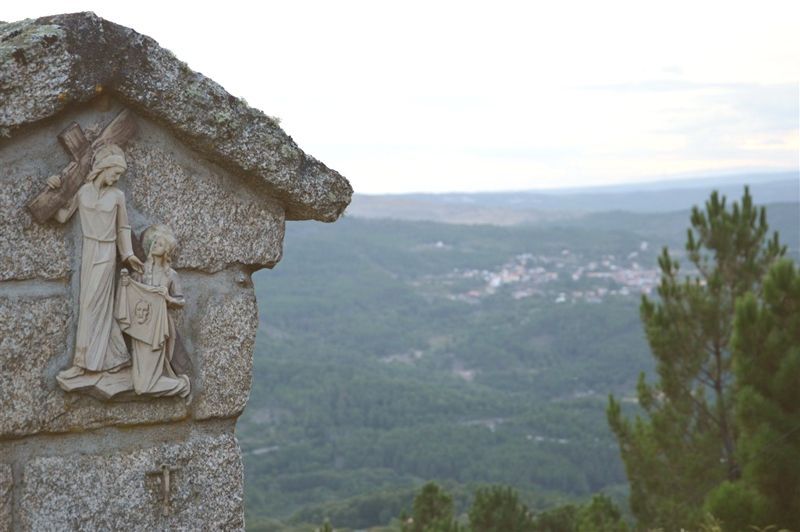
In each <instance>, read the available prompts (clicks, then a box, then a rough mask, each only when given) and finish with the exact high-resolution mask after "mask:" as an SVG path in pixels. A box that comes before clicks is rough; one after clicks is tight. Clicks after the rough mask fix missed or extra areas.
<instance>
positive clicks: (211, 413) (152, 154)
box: [0, 13, 352, 531]
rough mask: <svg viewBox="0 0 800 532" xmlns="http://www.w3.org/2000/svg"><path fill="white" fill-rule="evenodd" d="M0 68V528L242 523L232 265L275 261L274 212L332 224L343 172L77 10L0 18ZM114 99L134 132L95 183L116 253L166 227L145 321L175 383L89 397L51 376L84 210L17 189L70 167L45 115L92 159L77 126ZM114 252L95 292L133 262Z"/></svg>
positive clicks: (243, 276) (72, 298)
mask: <svg viewBox="0 0 800 532" xmlns="http://www.w3.org/2000/svg"><path fill="white" fill-rule="evenodd" d="M0 72H2V74H0V95H2V98H3V99H2V100H0V406H1V407H0V531H3V530H117V529H124V530H174V529H184V530H204V529H206V530H208V529H214V530H237V529H243V528H244V509H243V480H242V464H241V456H240V451H239V447H238V444H237V442H236V439H235V436H234V429H235V422H236V418H237V417H238V416H239V415H240V414H241V412H242V410H243V409H244V407H245V404H246V402H247V397H248V394H249V391H250V382H251V375H252V371H251V370H252V358H253V346H254V340H255V335H256V329H257V326H258V316H257V307H256V300H255V295H254V291H253V286H252V283H251V280H250V275H251V273H252V272H253V271H255V270H257V269H259V268H264V267H266V268H271V267H273V266H275V265H276V264H277V263H278V261H280V258H281V251H282V243H283V237H284V225H285V221H286V220H304V219H315V220H319V221H324V222H331V221H335V220H336V219H337V218H338V217H339V215H340V214H341V212H342V211H343V210H344V208H345V207H346V206H347V204H348V203H349V201H350V197H351V194H352V189H351V187H350V185H349V183H348V182H347V180H346V179H345V178H343V177H342V176H341V175H339V174H338V173H337V172H335V171H334V170H331V169H329V168H328V167H326V166H325V165H324V164H322V163H321V162H319V161H317V160H316V159H314V158H313V157H311V156H308V155H306V154H305V153H304V152H303V151H302V150H300V149H299V148H298V147H297V145H296V144H295V143H294V141H292V139H291V138H290V137H288V136H287V135H286V134H285V133H284V132H283V131H282V130H281V129H280V127H279V126H278V125H277V122H276V121H275V120H273V119H271V118H270V117H267V116H266V115H264V114H263V113H261V112H260V111H258V110H255V109H252V108H250V107H248V106H247V105H246V103H244V102H243V101H242V100H239V99H236V98H234V97H232V96H230V95H229V94H227V93H226V92H225V91H224V90H223V89H222V88H221V87H220V86H219V85H217V84H216V83H214V82H213V81H211V80H209V79H207V78H205V77H203V76H202V75H200V74H197V73H195V72H192V71H191V70H190V69H189V68H188V67H187V66H186V65H185V64H183V63H182V62H180V61H179V60H178V59H176V58H175V57H174V56H173V55H172V54H171V53H169V52H168V51H166V50H164V49H162V48H160V47H159V46H158V44H157V43H155V41H153V40H152V39H149V38H148V37H145V36H142V35H140V34H138V33H136V32H134V31H133V30H130V29H128V28H125V27H123V26H119V25H116V24H113V23H111V22H108V21H105V20H103V19H100V18H98V17H96V16H95V15H93V14H91V13H78V14H73V15H58V16H53V17H45V18H42V19H37V20H26V21H22V22H17V23H10V24H0ZM123 111H125V112H126V113H127V115H128V116H129V120H130V121H131V123H135V125H136V130H135V133H134V134H133V135H132V136H131V137H130V138H129V139H128V140H127V141H126V142H125V143H124V144H123V145H121V150H122V151H123V152H124V158H125V161H126V163H127V168H126V169H125V171H124V174H123V175H122V176H121V178H120V179H119V181H118V182H117V183H116V184H115V185H114V186H115V187H116V188H117V189H118V190H119V192H120V195H121V196H122V197H123V198H124V199H123V200H121V201H124V205H125V208H126V210H127V217H128V224H129V226H130V232H131V234H132V236H131V242H132V246H133V248H135V249H134V252H135V255H136V256H138V257H139V258H140V259H142V260H143V261H144V263H145V268H146V267H148V266H150V267H153V268H155V266H152V264H153V263H152V261H153V260H156V259H157V258H158V257H157V256H156V257H155V259H154V258H153V257H150V255H147V254H146V253H144V252H143V249H142V246H141V244H142V242H141V238H142V236H143V232H144V231H145V229H146V228H148V227H151V226H154V225H155V224H161V225H163V226H167V227H168V228H170V229H171V232H172V234H173V236H174V242H177V245H176V246H175V247H174V249H173V250H172V253H171V256H170V258H171V264H170V266H171V268H172V269H173V270H174V272H175V275H176V276H177V277H179V278H180V287H181V288H182V295H183V297H184V299H185V301H184V304H182V306H180V308H174V309H170V310H169V312H168V314H169V323H170V329H169V334H167V333H164V335H165V336H167V337H169V338H170V339H171V340H170V341H172V342H173V343H172V344H170V345H171V346H172V347H170V351H169V352H170V353H173V354H172V355H170V356H172V360H173V361H174V363H173V366H176V365H177V364H178V361H180V364H179V365H180V368H177V367H175V373H180V374H182V375H186V376H187V378H188V381H189V382H190V384H191V391H190V392H189V393H188V395H187V396H185V397H184V396H181V395H175V394H172V395H171V396H155V395H152V394H150V395H148V394H147V393H139V390H138V389H137V390H136V391H135V392H134V391H133V390H130V391H129V392H126V393H121V394H118V395H113V396H110V397H106V396H104V395H98V394H97V393H85V392H87V390H72V391H65V390H67V389H68V388H65V387H64V386H63V385H60V384H59V383H60V382H61V381H58V380H57V377H58V376H59V375H60V374H61V372H63V371H64V370H66V369H67V368H70V366H71V364H72V363H73V360H77V358H75V355H76V345H77V343H79V342H80V339H79V337H80V336H81V333H80V331H79V328H80V326H79V322H80V313H81V312H85V310H83V309H84V306H83V305H82V304H81V301H80V300H81V294H82V292H81V272H82V268H85V265H84V264H83V263H82V261H85V260H86V258H85V257H86V255H85V254H84V251H85V250H84V246H89V245H94V244H85V242H87V236H86V230H85V229H84V228H83V226H82V224H83V221H82V220H83V219H82V216H84V214H85V213H86V212H89V211H88V210H87V211H80V216H79V213H78V212H75V214H74V215H73V216H72V217H71V218H70V219H68V220H67V221H66V223H63V224H62V223H58V222H57V221H56V220H55V219H54V217H48V218H47V219H37V217H38V218H41V216H40V215H37V214H36V213H35V212H34V211H33V210H32V208H31V207H29V203H30V202H31V201H32V200H33V198H36V197H37V196H38V195H39V194H41V193H42V191H45V190H47V189H48V188H50V189H51V190H52V187H48V185H47V180H48V177H49V176H52V175H61V176H62V179H64V176H65V175H66V173H65V172H66V170H65V169H68V168H69V167H70V162H71V161H72V159H73V157H74V155H71V154H70V153H68V151H67V150H66V149H65V146H66V145H65V144H64V141H63V135H62V132H65V131H67V130H68V129H69V128H70V127H71V126H72V127H74V125H73V124H77V125H78V126H79V128H80V131H81V133H82V134H83V135H84V136H85V137H86V139H88V140H87V142H89V143H92V146H91V148H86V149H91V150H94V152H92V153H94V156H93V158H91V157H90V159H87V160H90V163H87V164H89V166H88V167H87V168H92V170H94V168H96V167H98V165H99V163H98V157H100V156H99V155H98V153H99V152H100V148H101V147H102V144H97V143H98V142H99V140H98V141H97V142H95V140H96V139H102V133H101V132H102V131H103V128H104V127H106V126H107V125H108V124H109V123H111V122H112V121H113V120H114V119H115V117H118V116H120V113H121V112H123ZM59 135H62V140H61V141H60V140H59ZM110 159H113V157H111V158H110ZM110 159H109V160H110ZM78 166H80V165H78ZM75 172H78V170H75ZM84 174H86V172H84ZM76 175H77V174H76ZM81 175H83V174H81ZM89 177H90V176H89ZM89 177H86V179H89ZM87 182H89V181H87ZM77 196H79V194H76V197H77ZM98 205H99V204H98ZM81 208H82V207H79V208H78V209H79V210H80V209H81ZM123 233H124V231H123ZM123 233H120V232H118V233H117V235H118V236H117V240H118V241H120V239H122V238H123V237H122V236H119V235H121V234H123ZM92 238H95V237H92ZM97 241H98V242H106V243H107V240H102V239H101V240H97ZM149 242H151V241H148V243H149ZM165 242H166V240H165ZM101 245H102V244H97V246H101ZM88 249H93V248H91V247H90V248H88ZM98 249H99V248H98ZM152 249H155V246H153V247H152ZM122 253H123V251H119V252H117V254H116V256H115V259H114V261H115V262H114V271H113V274H112V275H113V276H114V282H113V283H112V284H113V286H114V287H115V288H114V290H116V292H115V294H116V295H115V296H114V298H115V305H116V304H117V300H118V299H119V297H120V296H119V294H120V293H121V292H120V291H121V290H122V289H121V288H120V285H119V282H120V269H121V268H122V267H124V266H130V265H131V264H133V263H126V264H122V260H123V259H124V257H123V256H122V255H121V254H122ZM155 254H156V252H155V251H153V255H154V256H155ZM148 260H150V261H151V262H149V263H148V262H147V261H148ZM90 262H92V263H93V264H95V263H97V262H98V261H97V260H93V261H90ZM156 262H157V261H156ZM93 267H94V266H93ZM109 268H111V267H110V266H109ZM109 271H110V270H109ZM147 271H148V270H146V269H145V274H143V275H144V276H145V277H142V283H144V284H145V285H147V286H149V285H148V283H147V282H146V281H144V279H145V278H146V275H147ZM151 273H152V272H151ZM173 295H174V294H173ZM84 297H85V298H86V299H88V296H84ZM109 297H111V296H109ZM159 297H161V296H159ZM115 308H116V307H115ZM115 316H116V314H115ZM114 319H115V320H117V318H116V317H115V318H114ZM164 319H165V321H164V323H167V321H166V318H164ZM117 321H119V320H117ZM115 323H116V321H115ZM115 326H116V325H115ZM154 345H155V344H154ZM159 345H162V346H163V345H164V342H162V343H161V344H159ZM127 349H128V350H131V349H133V348H132V347H131V340H130V339H128V340H127ZM154 349H155V348H154ZM161 349H164V348H163V347H161ZM173 350H174V351H173ZM148 352H149V351H148ZM179 355H180V356H179ZM124 371H131V370H129V369H126V370H124ZM124 371H121V372H116V370H115V372H114V373H113V375H112V374H111V373H108V374H109V375H112V377H113V378H115V379H121V378H122V377H121V375H124ZM89 373H91V372H89ZM81 378H83V377H82V376H81ZM126 378H127V377H126ZM129 380H130V379H129ZM168 395H169V394H168ZM182 395H183V394H182Z"/></svg>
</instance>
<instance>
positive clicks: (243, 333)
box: [194, 279, 258, 419]
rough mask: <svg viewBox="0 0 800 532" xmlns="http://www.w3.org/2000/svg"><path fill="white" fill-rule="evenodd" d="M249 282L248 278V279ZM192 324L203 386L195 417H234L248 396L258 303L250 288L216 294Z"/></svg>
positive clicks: (195, 408)
mask: <svg viewBox="0 0 800 532" xmlns="http://www.w3.org/2000/svg"><path fill="white" fill-rule="evenodd" d="M248 282H249V279H248ZM199 318H200V319H199V320H198V322H197V324H196V326H195V327H194V330H195V338H196V341H195V348H196V349H197V358H198V359H199V360H200V361H201V363H200V368H199V370H200V375H199V379H198V380H199V382H200V383H202V386H203V390H202V393H201V394H200V395H199V397H198V399H197V401H196V402H195V407H194V416H195V418H196V419H207V418H212V417H234V416H238V415H239V414H241V413H242V410H244V406H245V404H246V403H247V398H248V397H249V396H250V384H251V381H252V369H253V346H254V344H255V338H256V330H257V329H258V307H257V306H256V297H255V294H254V293H253V290H252V288H249V289H242V290H239V291H238V292H237V293H235V294H230V295H224V296H221V297H215V298H213V299H212V300H210V301H209V302H208V304H207V305H206V307H205V311H204V312H203V314H202V316H199Z"/></svg>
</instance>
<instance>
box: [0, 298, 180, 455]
mask: <svg viewBox="0 0 800 532" xmlns="http://www.w3.org/2000/svg"><path fill="white" fill-rule="evenodd" d="M72 321H73V316H72V312H71V311H70V305H69V304H68V299H67V297H64V296H52V297H44V298H26V297H0V362H2V369H3V371H0V404H2V405H3V408H2V409H0V440H2V439H3V438H13V437H21V436H25V435H30V434H36V433H38V432H68V431H75V430H88V429H92V428H97V427H102V426H107V425H135V424H141V423H156V422H166V421H175V420H179V419H183V418H185V417H187V415H188V408H187V406H186V403H185V402H184V401H183V400H182V399H180V398H171V399H161V400H159V401H151V402H148V403H146V404H144V403H139V402H119V403H113V402H111V403H102V402H99V401H97V400H95V399H93V398H91V397H85V396H82V395H77V394H66V393H64V392H63V391H62V390H61V389H59V388H58V387H57V386H56V383H55V374H56V373H57V372H58V371H59V370H61V369H63V368H64V367H67V366H68V365H69V362H68V361H69V359H70V358H71V357H68V356H66V355H67V354H71V351H72V345H71V344H70V343H69V342H68V340H70V339H71V335H70V334H69V328H70V324H71V322H72Z"/></svg>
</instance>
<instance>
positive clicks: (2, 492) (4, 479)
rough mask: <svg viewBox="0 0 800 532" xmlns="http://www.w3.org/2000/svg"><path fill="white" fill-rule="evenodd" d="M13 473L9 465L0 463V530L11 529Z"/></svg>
mask: <svg viewBox="0 0 800 532" xmlns="http://www.w3.org/2000/svg"><path fill="white" fill-rule="evenodd" d="M13 487H14V475H13V473H12V472H11V466H10V465H8V464H0V532H5V531H7V530H9V531H10V530H11V495H12V493H11V489H12V488H13Z"/></svg>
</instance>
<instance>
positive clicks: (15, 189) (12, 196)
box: [0, 151, 72, 281]
mask: <svg viewBox="0 0 800 532" xmlns="http://www.w3.org/2000/svg"><path fill="white" fill-rule="evenodd" d="M1 154H2V152H1V151H0V164H2V165H3V169H2V171H0V281H8V280H12V279H33V278H37V277H38V278H39V279H63V278H65V277H66V276H67V275H68V274H69V272H70V271H71V265H70V257H71V255H72V240H71V239H69V238H68V237H67V234H66V233H67V230H66V229H65V228H64V227H57V226H55V225H48V226H42V225H39V224H37V223H36V222H35V221H34V220H33V219H32V218H31V216H30V214H29V213H28V211H27V210H25V209H24V208H23V204H24V200H25V199H26V198H29V197H31V196H32V195H33V194H35V193H36V192H38V190H39V188H40V187H41V183H40V182H39V180H36V179H33V176H31V175H30V174H26V173H25V171H24V170H21V169H18V168H14V167H9V166H7V165H6V163H7V161H6V160H5V159H4V158H3V157H2V155H1ZM17 172H18V173H17ZM12 173H14V174H15V175H19V176H20V178H19V179H14V180H11V179H4V177H7V176H9V175H11V174H12Z"/></svg>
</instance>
